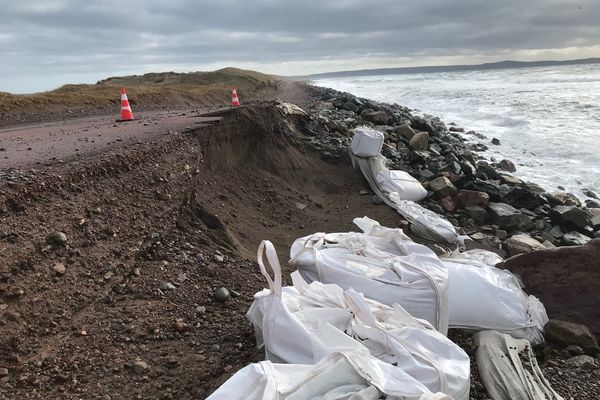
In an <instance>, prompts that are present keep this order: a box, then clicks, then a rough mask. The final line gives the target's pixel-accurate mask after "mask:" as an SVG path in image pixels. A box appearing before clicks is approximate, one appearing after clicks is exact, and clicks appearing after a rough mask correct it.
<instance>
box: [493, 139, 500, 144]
mask: <svg viewBox="0 0 600 400" xmlns="http://www.w3.org/2000/svg"><path fill="white" fill-rule="evenodd" d="M492 144H495V145H496V146H499V145H500V139H496V138H492Z"/></svg>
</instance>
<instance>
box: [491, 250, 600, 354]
mask: <svg viewBox="0 0 600 400" xmlns="http://www.w3.org/2000/svg"><path fill="white" fill-rule="evenodd" d="M598 260H600V240H592V241H590V242H588V243H587V244H585V245H583V246H573V247H557V248H554V249H546V250H539V251H534V252H532V253H528V254H520V255H518V256H514V257H511V258H509V259H507V260H506V261H504V265H503V267H502V268H506V269H508V270H510V271H511V272H513V273H515V274H517V275H519V276H520V277H521V280H522V281H523V283H524V284H525V287H526V288H527V293H528V294H531V295H534V296H536V297H538V298H539V299H540V300H541V301H542V303H543V304H544V306H545V307H546V310H547V311H548V315H551V316H552V317H553V318H556V319H563V320H573V321H574V322H578V323H582V324H585V325H587V326H588V327H589V328H590V330H591V331H592V332H593V333H594V334H595V335H599V337H600V312H599V310H600V297H599V296H598V293H599V292H600V268H598ZM571 344H575V345H579V346H581V344H580V343H577V342H572V343H565V344H564V346H568V345H571ZM582 347H584V346H582Z"/></svg>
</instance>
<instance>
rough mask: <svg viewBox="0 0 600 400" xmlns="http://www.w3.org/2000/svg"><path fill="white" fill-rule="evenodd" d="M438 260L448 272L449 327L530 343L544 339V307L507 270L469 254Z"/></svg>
mask: <svg viewBox="0 0 600 400" xmlns="http://www.w3.org/2000/svg"><path fill="white" fill-rule="evenodd" d="M488 256H489V255H488ZM442 262H443V263H444V265H445V266H446V267H447V268H448V276H449V278H448V282H449V287H448V307H449V312H450V327H452V328H463V329H469V330H477V331H480V330H496V331H500V332H502V333H506V334H509V335H511V336H512V337H515V338H518V339H527V340H529V341H530V342H531V343H533V344H537V343H541V342H543V341H544V334H543V332H544V325H545V324H546V322H548V316H547V315H546V309H545V308H544V305H543V304H542V303H541V302H540V301H539V300H538V299H537V298H536V297H535V296H527V294H526V293H525V292H524V291H523V289H522V284H521V282H520V281H519V279H518V278H517V277H516V276H515V275H513V274H512V273H511V272H510V271H507V270H501V269H498V268H495V267H490V266H489V265H486V264H485V263H483V262H479V261H476V260H474V259H472V258H464V259H459V258H450V259H442Z"/></svg>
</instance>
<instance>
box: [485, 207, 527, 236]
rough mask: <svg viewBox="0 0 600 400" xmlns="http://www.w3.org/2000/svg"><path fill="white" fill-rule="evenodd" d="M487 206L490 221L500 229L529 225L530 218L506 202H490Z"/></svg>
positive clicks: (523, 227) (521, 227)
mask: <svg viewBox="0 0 600 400" xmlns="http://www.w3.org/2000/svg"><path fill="white" fill-rule="evenodd" d="M488 208H489V210H490V214H491V217H492V221H493V222H494V223H496V224H498V225H499V226H500V227H501V228H502V229H506V230H511V229H528V228H530V227H531V219H530V218H529V217H528V216H527V215H525V214H523V213H522V212H521V211H519V210H517V209H516V208H514V207H512V206H510V205H508V204H504V203H490V204H489V205H488Z"/></svg>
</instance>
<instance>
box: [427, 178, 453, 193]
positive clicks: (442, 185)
mask: <svg viewBox="0 0 600 400" xmlns="http://www.w3.org/2000/svg"><path fill="white" fill-rule="evenodd" d="M429 187H430V188H431V190H432V191H433V192H434V193H435V195H436V196H437V197H438V198H443V197H446V196H454V195H455V194H456V192H457V191H458V189H456V186H454V185H453V184H452V182H450V179H448V178H446V177H445V176H440V177H439V178H435V179H434V180H432V181H431V182H429Z"/></svg>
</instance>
